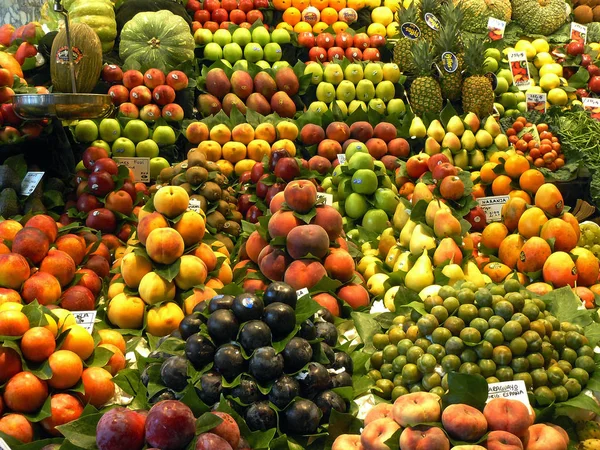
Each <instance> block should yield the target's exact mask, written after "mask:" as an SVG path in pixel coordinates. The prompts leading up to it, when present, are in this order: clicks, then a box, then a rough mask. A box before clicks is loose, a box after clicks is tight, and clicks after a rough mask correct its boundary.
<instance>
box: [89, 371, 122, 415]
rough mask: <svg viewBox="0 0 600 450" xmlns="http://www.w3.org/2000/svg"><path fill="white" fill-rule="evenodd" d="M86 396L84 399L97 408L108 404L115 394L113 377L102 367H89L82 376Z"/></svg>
mask: <svg viewBox="0 0 600 450" xmlns="http://www.w3.org/2000/svg"><path fill="white" fill-rule="evenodd" d="M81 381H82V382H83V388H84V391H85V394H84V395H83V398H84V399H85V401H86V402H88V403H90V404H91V405H92V406H95V407H96V408H100V407H101V406H103V405H105V404H106V403H108V401H109V400H110V399H111V398H112V397H113V395H114V394H115V383H113V381H112V375H111V374H110V372H108V371H107V370H105V369H103V368H101V367H88V368H87V369H85V370H84V371H83V373H82V375H81Z"/></svg>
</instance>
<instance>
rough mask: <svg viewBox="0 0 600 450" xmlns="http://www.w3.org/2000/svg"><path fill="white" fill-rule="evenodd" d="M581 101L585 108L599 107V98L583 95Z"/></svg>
mask: <svg viewBox="0 0 600 450" xmlns="http://www.w3.org/2000/svg"><path fill="white" fill-rule="evenodd" d="M581 103H583V107H584V108H585V109H593V108H600V98H592V97H583V98H582V99H581Z"/></svg>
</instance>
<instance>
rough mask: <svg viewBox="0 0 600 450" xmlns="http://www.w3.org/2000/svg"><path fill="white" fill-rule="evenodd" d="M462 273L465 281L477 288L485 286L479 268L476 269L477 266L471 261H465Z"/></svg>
mask: <svg viewBox="0 0 600 450" xmlns="http://www.w3.org/2000/svg"><path fill="white" fill-rule="evenodd" d="M464 273H465V280H467V281H470V282H471V283H473V284H474V285H475V286H477V287H478V288H482V287H484V286H485V284H486V283H485V278H483V275H482V273H481V271H480V270H479V267H477V264H475V263H474V262H473V261H467V263H466V264H465V267H464Z"/></svg>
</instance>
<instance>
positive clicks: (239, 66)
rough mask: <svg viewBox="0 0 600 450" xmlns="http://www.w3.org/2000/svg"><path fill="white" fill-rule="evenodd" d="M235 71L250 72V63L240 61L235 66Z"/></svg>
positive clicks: (243, 60)
mask: <svg viewBox="0 0 600 450" xmlns="http://www.w3.org/2000/svg"><path fill="white" fill-rule="evenodd" d="M244 29H245V28H244ZM233 70H243V71H244V72H248V61H246V60H245V59H240V60H238V61H236V62H235V64H234V65H233Z"/></svg>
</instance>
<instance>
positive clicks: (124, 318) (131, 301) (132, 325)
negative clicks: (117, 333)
mask: <svg viewBox="0 0 600 450" xmlns="http://www.w3.org/2000/svg"><path fill="white" fill-rule="evenodd" d="M145 309H146V304H145V303H144V302H143V300H142V299H141V298H139V297H132V296H127V294H125V293H121V294H117V295H116V296H115V297H113V299H112V300H111V301H110V303H109V304H108V309H107V316H108V320H110V322H111V323H112V324H113V325H116V326H117V327H119V328H122V329H138V328H141V327H142V325H143V323H144V311H145Z"/></svg>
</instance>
